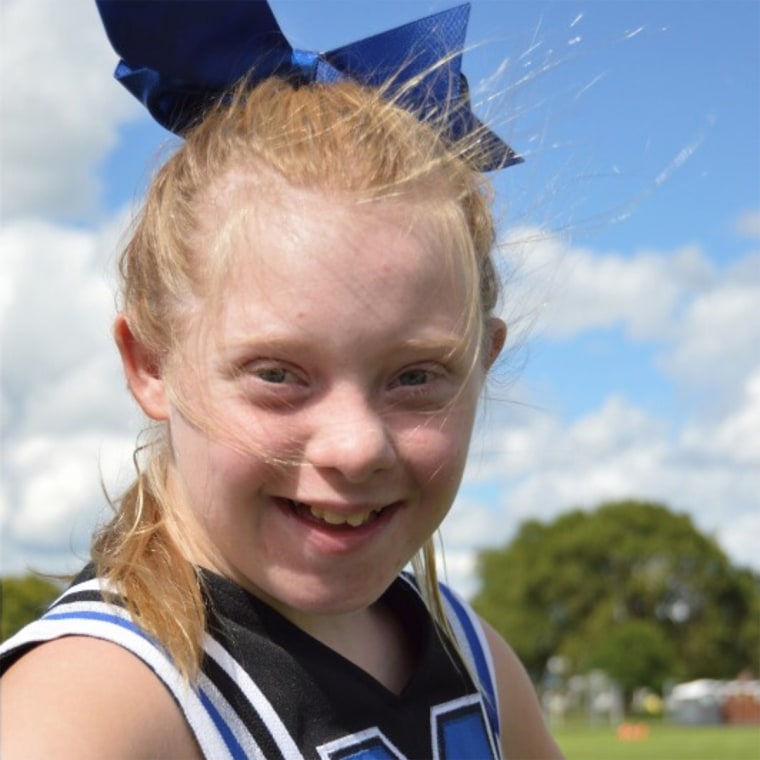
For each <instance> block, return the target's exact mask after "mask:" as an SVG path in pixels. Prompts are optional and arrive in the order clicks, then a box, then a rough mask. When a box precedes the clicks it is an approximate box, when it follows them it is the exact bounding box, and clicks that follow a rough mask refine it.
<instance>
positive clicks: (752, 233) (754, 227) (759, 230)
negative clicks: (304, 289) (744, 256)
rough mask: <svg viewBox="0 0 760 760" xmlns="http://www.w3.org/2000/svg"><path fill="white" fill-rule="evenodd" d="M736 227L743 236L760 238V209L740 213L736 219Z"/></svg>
mask: <svg viewBox="0 0 760 760" xmlns="http://www.w3.org/2000/svg"><path fill="white" fill-rule="evenodd" d="M735 229H736V232H737V234H738V235H740V236H742V237H746V238H752V239H754V240H760V210H757V211H747V212H745V213H744V214H740V215H739V216H738V217H737V219H736V224H735Z"/></svg>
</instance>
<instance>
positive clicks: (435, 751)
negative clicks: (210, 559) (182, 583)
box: [0, 569, 501, 760]
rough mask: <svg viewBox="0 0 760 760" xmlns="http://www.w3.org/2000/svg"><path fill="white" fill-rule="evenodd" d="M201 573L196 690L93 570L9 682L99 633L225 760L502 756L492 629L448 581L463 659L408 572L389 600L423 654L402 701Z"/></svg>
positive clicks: (21, 638) (38, 633)
mask: <svg viewBox="0 0 760 760" xmlns="http://www.w3.org/2000/svg"><path fill="white" fill-rule="evenodd" d="M202 577H203V587H204V593H205V597H206V604H207V610H208V624H207V632H206V634H205V637H204V641H203V651H204V656H203V662H202V669H201V675H200V679H199V681H198V682H197V684H194V685H192V686H191V685H189V684H188V683H187V681H185V680H184V679H183V678H182V676H181V674H180V672H179V671H178V670H177V668H176V667H175V666H174V665H173V663H172V661H171V659H170V657H169V656H168V654H167V653H166V652H165V650H164V649H163V647H162V646H161V644H160V643H158V642H157V641H155V640H154V639H153V638H152V637H151V636H149V635H148V634H146V633H145V632H144V631H143V630H141V629H140V628H139V627H138V626H137V625H135V623H134V622H133V621H132V620H131V618H130V615H129V613H128V612H127V611H126V609H125V608H124V606H123V605H121V604H118V603H114V602H112V601H105V600H104V597H103V594H102V592H103V590H104V587H103V582H102V581H101V580H100V579H98V578H95V577H94V575H93V572H92V570H91V569H90V570H86V571H85V573H83V574H82V575H81V576H79V578H78V579H77V580H76V581H75V582H74V584H73V585H72V586H71V587H70V588H69V589H68V590H67V591H66V592H65V593H64V594H63V595H62V596H61V597H60V598H59V599H58V600H57V601H56V602H55V603H54V604H53V605H52V606H51V607H50V608H49V610H48V611H47V612H46V613H45V614H44V615H43V616H42V617H41V618H40V619H39V620H37V621H35V622H34V623H31V624H30V625H28V626H27V627H26V628H24V629H22V630H21V631H20V632H19V633H17V634H16V635H15V636H14V637H12V638H11V639H9V640H8V641H7V642H6V643H5V644H4V645H3V646H2V648H0V673H1V672H3V671H4V670H5V669H6V668H8V667H9V666H10V664H12V663H13V662H15V661H16V660H17V659H18V658H19V657H21V656H22V655H23V654H24V653H25V652H27V651H29V649H31V648H32V647H34V646H36V645H38V644H40V643H42V642H44V641H50V640H52V639H56V638H60V637H62V636H71V635H76V636H92V637H95V638H100V639H105V640H108V641H111V642H113V643H115V644H118V645H119V646H121V647H124V648H125V649H128V650H129V651H130V652H132V653H133V654H135V655H136V656H137V657H138V658H140V659H141V660H142V661H143V662H144V663H145V664H146V665H147V666H148V667H150V668H151V669H152V670H153V672H154V673H155V674H156V676H157V677H158V678H159V679H160V680H161V681H162V682H163V683H164V685H165V686H166V688H167V689H168V690H169V691H170V693H171V694H172V696H173V698H174V700H175V701H176V703H177V705H178V706H179V708H180V710H181V711H182V713H183V715H184V717H185V719H186V721H187V723H188V725H189V726H190V729H191V731H192V733H193V735H194V736H195V738H196V741H197V742H198V745H199V746H200V748H201V751H202V753H203V754H204V756H205V757H207V758H211V759H213V760H223V759H224V758H234V759H235V760H243V759H246V758H262V759H263V758H266V760H270V759H272V760H273V759H274V758H277V759H278V760H297V759H298V758H304V759H306V758H308V759H309V760H401V759H402V758H433V759H434V760H464V759H465V758H477V759H478V760H487V759H488V758H499V757H500V756H501V755H500V749H499V738H498V731H499V728H498V717H497V715H498V710H497V707H496V693H495V679H494V674H493V667H492V663H491V659H490V654H489V651H488V648H487V644H486V643H485V639H484V636H483V631H482V629H481V627H480V622H479V620H478V618H477V616H475V614H474V613H473V612H472V610H471V609H470V608H469V607H468V606H467V605H466V604H464V603H463V602H462V601H461V600H459V599H458V598H457V597H455V596H454V595H453V594H452V592H451V591H450V590H449V589H448V588H446V587H445V586H442V594H443V598H444V603H445V607H446V611H447V616H448V618H449V621H450V623H451V627H452V630H453V631H454V634H455V638H456V639H457V644H458V648H459V652H457V651H455V650H454V648H453V647H451V646H450V645H447V644H445V643H444V641H443V639H442V637H441V636H440V635H439V633H438V632H437V631H436V627H435V624H434V622H433V620H432V618H431V616H430V614H429V612H428V610H427V608H426V607H425V605H424V603H423V601H422V599H421V597H420V594H419V592H418V590H417V587H416V586H415V584H414V582H413V581H412V580H411V579H410V578H409V577H407V576H406V575H402V576H400V577H399V578H397V579H396V581H394V583H393V584H392V585H391V587H390V588H389V589H388V590H387V591H386V593H385V596H384V602H385V603H386V604H387V605H389V606H390V608H392V609H393V611H394V613H395V614H396V615H397V616H398V619H399V620H402V621H403V625H404V627H405V630H406V632H407V634H408V635H409V636H410V638H411V640H412V641H413V646H414V648H415V650H416V655H417V656H416V666H415V669H414V672H413V673H412V676H411V678H410V680H409V682H408V683H407V685H406V687H405V688H404V689H403V691H402V692H401V693H400V694H396V693H394V692H391V691H389V690H388V689H386V688H385V687H384V686H383V685H382V684H380V683H379V682H378V681H376V680H375V679H374V678H373V677H372V676H370V675H369V674H368V673H366V672H365V671H364V670H362V669H361V668H359V667H358V666H356V665H354V664H353V663H352V662H350V661H348V660H346V659H345V658H344V657H342V656H341V655H339V654H338V653H337V652H335V651H333V650H332V649H330V648H329V647H327V646H325V645H323V644H322V643H320V642H319V641H317V640H316V639H314V638H312V637H311V636H309V635H308V634H307V633H305V632H304V631H302V630H301V629H300V628H298V627H297V626H295V625H293V624H292V623H290V622H289V621H288V620H287V619H286V618H284V617H282V616H281V615H280V614H279V613H277V612H276V611H275V610H273V609H272V608H271V607H269V606H268V605H266V604H265V603H264V602H262V601H261V600H259V599H257V598H256V597H254V596H251V595H250V594H248V593H247V592H246V591H244V590H243V589H241V588H240V587H238V586H237V585H235V584H234V583H232V582H230V581H228V580H226V579H224V578H222V577H220V576H218V575H215V574H213V573H210V572H207V571H202ZM109 598H110V597H109ZM460 652H461V655H460ZM463 658H464V659H463ZM465 663H466V664H465ZM470 674H472V675H470Z"/></svg>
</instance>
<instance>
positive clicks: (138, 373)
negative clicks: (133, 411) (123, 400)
mask: <svg viewBox="0 0 760 760" xmlns="http://www.w3.org/2000/svg"><path fill="white" fill-rule="evenodd" d="M113 336H114V340H115V341H116V345H117V346H118V348H119V354H120V355H121V364H122V367H123V368H124V375H125V377H126V378H127V385H128V386H129V390H130V391H132V395H133V396H134V397H135V400H136V401H137V403H138V404H139V405H140V407H141V409H142V410H143V411H144V412H145V414H147V415H148V417H150V418H151V419H153V420H159V421H163V420H167V419H168V418H169V404H168V399H167V394H166V386H165V384H164V379H163V377H162V375H161V369H160V365H159V362H158V360H157V358H156V357H155V355H154V354H152V353H151V352H150V351H148V350H147V349H146V348H145V346H143V345H142V344H141V343H140V342H139V341H138V340H137V338H135V336H134V334H133V332H132V330H131V329H130V327H129V322H128V321H127V318H126V316H124V314H119V316H117V317H116V321H115V322H114V325H113Z"/></svg>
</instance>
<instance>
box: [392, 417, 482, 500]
mask: <svg viewBox="0 0 760 760" xmlns="http://www.w3.org/2000/svg"><path fill="white" fill-rule="evenodd" d="M471 432H472V414H471V413H470V412H469V411H468V410H465V409H461V408H454V409H451V410H449V411H448V413H446V414H445V415H441V416H436V417H435V418H431V419H429V420H427V421H425V422H424V423H422V424H421V425H419V426H418V427H416V428H415V429H413V430H410V431H408V432H407V433H405V434H404V435H402V436H400V438H399V440H400V443H399V448H400V449H401V452H400V453H401V455H402V457H403V458H404V459H405V460H406V462H407V465H408V466H410V467H411V468H412V469H413V470H414V471H415V473H416V476H417V480H418V483H419V484H420V486H423V487H424V485H425V484H426V483H427V484H428V485H429V486H430V487H434V486H435V487H440V488H443V489H449V488H456V487H457V486H458V484H459V481H460V479H461V477H462V472H463V471H464V465H465V462H466V459H467V451H468V448H469V441H470V434H471Z"/></svg>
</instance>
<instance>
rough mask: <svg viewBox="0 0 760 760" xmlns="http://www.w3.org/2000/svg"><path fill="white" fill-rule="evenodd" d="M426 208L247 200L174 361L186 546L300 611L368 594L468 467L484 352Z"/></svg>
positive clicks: (344, 608) (177, 469)
mask: <svg viewBox="0 0 760 760" xmlns="http://www.w3.org/2000/svg"><path fill="white" fill-rule="evenodd" d="M229 202H230V201H228V203H229ZM242 202H243V201H240V200H238V201H232V203H235V204H236V210H237V211H239V210H240V209H241V208H242V206H241V205H240V204H241V203H242ZM256 203H257V204H259V207H260V204H261V201H260V200H257V201H256ZM433 216H434V215H433V214H432V213H430V209H429V208H427V209H426V207H425V206H424V205H422V204H419V203H413V204H411V205H410V204H407V205H406V206H404V205H402V204H401V203H400V202H391V201H375V202H372V203H370V204H365V205H363V206H356V205H349V204H348V203H347V202H341V201H335V200H328V199H324V198H323V197H320V196H319V195H317V194H316V193H311V192H305V191H294V190H288V191H287V196H286V198H285V200H284V201H282V200H281V201H280V202H278V203H272V204H271V205H269V206H268V207H267V208H265V209H263V210H262V209H260V208H259V209H257V211H256V213H255V214H252V215H250V216H248V217H243V215H240V214H239V215H238V216H237V222H236V224H237V226H236V227H235V230H236V233H235V234H233V235H231V236H230V237H229V238H228V239H227V241H226V243H225V244H228V245H231V246H232V249H231V251H230V253H231V254H232V257H231V261H232V262H234V263H233V266H232V270H231V274H230V276H229V277H228V278H226V279H225V284H224V287H223V289H222V292H221V293H220V299H221V300H220V303H219V304H218V306H219V309H218V311H216V312H215V311H213V309H211V308H209V307H208V305H206V307H205V312H207V313H205V312H204V304H203V303H201V304H200V305H199V306H198V310H199V311H198V315H197V319H193V320H192V323H191V327H190V329H189V330H188V333H187V335H186V336H185V337H184V338H183V342H182V344H181V346H180V349H179V351H180V353H181V354H182V356H181V358H180V361H179V363H178V364H173V365H172V366H175V367H177V368H178V369H175V370H173V371H172V373H171V375H170V376H168V379H169V380H170V381H171V382H172V383H173V385H174V387H175V389H176V390H177V391H178V392H179V395H180V398H182V404H180V405H177V404H174V403H172V402H171V401H169V400H168V399H169V395H168V394H167V396H166V398H167V401H166V404H165V413H164V414H163V416H164V417H165V418H166V419H168V422H169V430H170V440H171V447H172V454H173V459H172V465H171V468H170V476H169V477H170V480H169V487H170V492H171V493H172V494H173V495H174V497H175V500H178V503H181V504H183V505H184V506H185V507H186V508H188V509H190V510H191V511H192V513H193V514H194V517H195V518H196V520H197V522H198V523H199V524H200V526H201V528H202V530H203V533H204V536H205V539H206V540H207V541H208V542H209V543H210V546H211V549H212V552H211V553H210V554H209V556H205V557H192V558H191V559H193V560H194V561H196V562H199V563H200V564H206V565H211V569H213V570H216V571H217V572H219V573H221V574H223V575H225V576H227V577H229V578H231V579H233V580H235V581H236V582H237V583H239V584H240V585H242V586H243V587H244V588H247V589H248V590H249V591H251V592H252V593H254V594H255V595H257V596H259V597H261V598H263V599H265V600H266V601H268V602H269V603H270V604H272V605H273V606H274V607H275V608H277V609H279V610H280V611H281V612H282V613H283V614H285V615H286V616H288V617H290V618H291V619H293V620H294V621H296V622H300V623H301V624H302V625H304V626H307V627H308V620H309V619H310V618H311V617H312V616H323V615H337V614H344V613H349V612H352V611H356V610H360V609H364V608H366V607H367V606H368V605H370V604H371V603H372V602H374V601H375V600H376V599H377V598H378V597H379V596H380V595H381V594H382V593H383V591H384V590H385V588H386V587H387V586H388V585H389V584H390V583H391V582H392V580H393V578H394V577H395V575H396V574H397V573H398V572H399V571H400V570H401V569H402V568H403V567H404V566H405V565H406V564H407V562H408V561H409V560H410V559H411V557H412V556H413V555H414V554H415V552H416V551H417V550H418V549H419V548H420V547H421V545H422V544H423V543H424V542H425V541H426V540H427V539H428V538H429V537H430V536H431V535H432V533H433V532H434V531H435V530H436V528H437V527H438V525H439V523H440V522H441V520H442V519H443V517H444V516H445V515H446V513H447V512H448V510H449V508H450V506H451V503H452V501H453V499H454V496H455V494H456V492H457V488H458V485H459V482H460V479H461V476H462V471H463V468H464V464H465V456H466V453H467V448H468V442H469V439H470V433H471V430H472V425H473V418H474V415H475V409H476V401H477V397H478V394H479V391H480V387H481V383H482V375H483V367H482V364H483V362H482V360H481V359H480V358H479V357H478V356H477V355H476V347H475V346H473V345H472V344H473V343H474V341H473V340H468V337H469V336H468V325H467V324H466V319H465V317H464V315H466V314H467V310H468V295H467V293H466V289H465V286H464V284H463V281H464V279H465V278H464V275H463V265H462V264H460V263H459V262H458V259H457V256H456V254H455V253H454V252H453V251H452V250H450V247H451V246H453V245H454V243H453V242H452V240H451V235H450V234H449V235H446V234H444V233H443V230H442V227H443V225H442V224H441V223H440V222H435V221H433ZM227 219H229V217H227ZM241 219H242V220H243V221H241ZM205 223H206V226H207V227H208V228H209V229H214V226H215V224H216V223H215V222H213V221H212V220H211V216H210V215H209V217H208V218H207V219H206V222H205ZM209 247H210V246H209ZM206 250H207V249H206ZM204 255H205V254H204ZM497 329H498V328H497ZM496 340H497V342H498V339H496ZM188 410H190V411H189V412H188ZM186 412H188V413H186ZM154 416H155V415H154ZM191 417H192V419H191ZM192 420H196V422H194V421H192ZM197 420H201V421H202V424H197Z"/></svg>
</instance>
